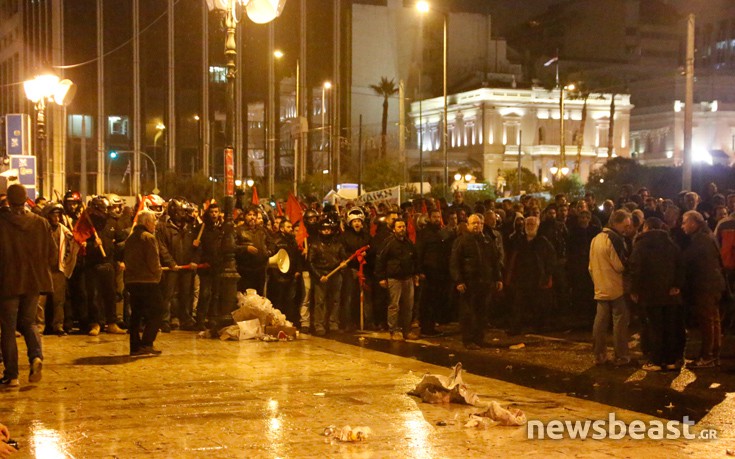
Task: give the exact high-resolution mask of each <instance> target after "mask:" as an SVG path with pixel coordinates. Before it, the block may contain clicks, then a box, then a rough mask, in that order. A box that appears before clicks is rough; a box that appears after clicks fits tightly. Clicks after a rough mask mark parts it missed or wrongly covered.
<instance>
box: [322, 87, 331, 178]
mask: <svg viewBox="0 0 735 459" xmlns="http://www.w3.org/2000/svg"><path fill="white" fill-rule="evenodd" d="M329 89H332V83H331V82H330V81H325V82H324V84H323V85H322V158H324V150H325V149H327V140H329V149H328V150H327V161H326V163H327V164H326V166H327V168H329V169H330V170H331V169H332V132H331V131H332V123H329V130H327V127H326V126H327V122H326V114H327V107H329V104H327V102H326V100H327V91H328V90H329ZM330 115H331V112H330Z"/></svg>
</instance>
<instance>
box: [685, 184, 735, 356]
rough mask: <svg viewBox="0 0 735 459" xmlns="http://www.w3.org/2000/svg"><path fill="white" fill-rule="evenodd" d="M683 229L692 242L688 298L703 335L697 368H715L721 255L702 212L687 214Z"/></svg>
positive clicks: (687, 251) (688, 251) (687, 260)
mask: <svg viewBox="0 0 735 459" xmlns="http://www.w3.org/2000/svg"><path fill="white" fill-rule="evenodd" d="M687 196H688V194H687ZM681 228H682V230H683V231H684V233H686V235H687V236H689V238H690V243H689V244H688V246H687V247H686V248H685V249H684V252H683V258H684V265H685V266H686V286H685V295H686V298H687V300H688V303H689V304H690V305H691V306H692V309H693V311H694V314H695V315H696V317H697V322H698V323H699V330H700V332H701V334H702V346H701V350H700V352H699V358H698V359H697V360H696V361H695V362H694V366H695V367H699V368H708V367H713V366H716V365H719V364H720V347H721V344H722V331H721V328H720V298H721V297H722V292H723V291H724V290H725V280H724V278H723V274H722V261H721V259H720V251H719V249H718V247H717V242H716V241H715V239H714V236H713V235H712V233H711V232H710V230H709V228H708V227H707V223H706V222H705V220H704V217H703V216H702V214H700V213H699V212H697V211H694V210H690V211H687V212H685V213H684V216H683V217H682V224H681Z"/></svg>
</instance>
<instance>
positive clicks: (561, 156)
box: [552, 84, 576, 175]
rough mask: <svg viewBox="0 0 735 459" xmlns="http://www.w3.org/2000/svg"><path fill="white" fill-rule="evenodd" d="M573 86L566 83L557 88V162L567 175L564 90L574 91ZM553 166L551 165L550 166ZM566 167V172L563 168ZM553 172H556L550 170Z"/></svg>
mask: <svg viewBox="0 0 735 459" xmlns="http://www.w3.org/2000/svg"><path fill="white" fill-rule="evenodd" d="M574 89H576V88H575V86H574V85H573V84H568V85H566V86H562V87H561V88H560V89H559V162H560V163H561V168H560V169H559V171H561V172H562V173H563V174H564V175H567V174H568V173H569V168H568V167H567V156H566V145H565V144H566V139H565V135H564V91H574ZM552 168H553V166H552ZM565 169H566V172H564V170H565ZM552 173H553V174H556V173H554V172H552Z"/></svg>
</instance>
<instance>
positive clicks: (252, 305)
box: [232, 289, 293, 329]
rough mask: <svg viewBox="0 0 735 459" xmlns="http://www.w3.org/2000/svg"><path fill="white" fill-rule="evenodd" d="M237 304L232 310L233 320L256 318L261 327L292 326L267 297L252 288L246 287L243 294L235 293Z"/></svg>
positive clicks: (240, 320)
mask: <svg viewBox="0 0 735 459" xmlns="http://www.w3.org/2000/svg"><path fill="white" fill-rule="evenodd" d="M237 306H238V308H237V309H236V310H234V311H232V318H233V319H234V320H235V322H242V321H245V320H251V319H258V320H259V321H260V326H261V327H262V328H263V329H265V327H268V326H288V327H291V326H293V324H292V323H291V322H289V321H288V320H286V316H285V315H284V314H283V313H282V312H281V311H279V310H278V309H276V308H274V307H273V304H272V303H271V302H270V300H269V299H268V298H265V297H262V296H260V295H258V293H257V292H256V291H255V290H253V289H248V290H247V291H246V292H245V294H244V295H243V294H242V293H240V292H238V293H237Z"/></svg>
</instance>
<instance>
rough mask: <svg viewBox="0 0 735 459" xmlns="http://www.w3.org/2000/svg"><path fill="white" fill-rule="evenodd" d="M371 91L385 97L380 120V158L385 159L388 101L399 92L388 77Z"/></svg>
mask: <svg viewBox="0 0 735 459" xmlns="http://www.w3.org/2000/svg"><path fill="white" fill-rule="evenodd" d="M370 89H372V90H373V91H375V94H377V95H379V96H383V117H382V119H381V120H380V157H381V158H383V157H385V153H386V144H387V131H388V99H389V98H390V96H392V95H394V94H395V93H397V92H398V88H397V87H396V83H395V81H394V80H393V79H390V80H388V78H387V77H380V83H378V84H371V85H370Z"/></svg>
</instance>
